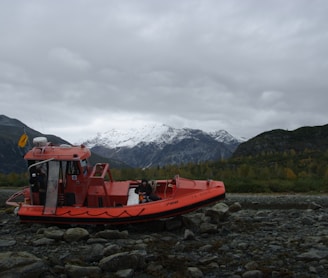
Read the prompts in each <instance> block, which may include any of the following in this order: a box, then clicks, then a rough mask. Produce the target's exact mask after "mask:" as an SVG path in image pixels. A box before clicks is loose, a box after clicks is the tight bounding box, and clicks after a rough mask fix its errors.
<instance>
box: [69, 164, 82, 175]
mask: <svg viewBox="0 0 328 278" xmlns="http://www.w3.org/2000/svg"><path fill="white" fill-rule="evenodd" d="M66 172H67V174H68V175H79V174H80V168H79V163H78V161H67V171H66Z"/></svg>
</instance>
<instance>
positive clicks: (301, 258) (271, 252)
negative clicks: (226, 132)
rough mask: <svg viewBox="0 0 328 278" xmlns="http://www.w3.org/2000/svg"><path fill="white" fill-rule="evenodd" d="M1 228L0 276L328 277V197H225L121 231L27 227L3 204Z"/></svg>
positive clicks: (110, 227)
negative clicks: (193, 210) (188, 212)
mask: <svg viewBox="0 0 328 278" xmlns="http://www.w3.org/2000/svg"><path fill="white" fill-rule="evenodd" d="M2 195H3V194H2ZM1 201H2V200H1ZM1 203H3V202H1ZM0 226H1V231H0V235H1V236H0V277H62V278H66V277H245V278H247V277H328V196H327V195H321V196H319V195H306V196H305V195H261V194H259V195H253V194H246V195H245V194H227V198H226V200H225V201H223V202H220V203H217V204H216V205H213V206H211V207H206V208H202V209H200V210H198V211H196V212H193V213H190V214H188V215H184V216H181V217H177V218H173V219H167V220H163V221H156V222H152V223H145V224H138V225H126V226H118V227H113V226H51V225H41V224H21V223H19V219H17V217H16V216H15V215H14V214H13V212H12V210H11V209H8V208H6V207H2V208H1V212H0Z"/></svg>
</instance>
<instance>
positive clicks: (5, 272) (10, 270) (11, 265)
mask: <svg viewBox="0 0 328 278" xmlns="http://www.w3.org/2000/svg"><path fill="white" fill-rule="evenodd" d="M45 269H46V265H45V263H44V262H43V261H42V260H41V259H40V258H38V257H36V256H34V255H33V254H30V253H28V252H25V251H22V252H2V253H0V277H26V278H30V277H31V278H34V277H39V276H40V275H41V273H42V272H44V271H45Z"/></svg>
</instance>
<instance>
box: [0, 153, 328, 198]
mask: <svg viewBox="0 0 328 278" xmlns="http://www.w3.org/2000/svg"><path fill="white" fill-rule="evenodd" d="M112 175H113V178H114V179H115V180H126V179H132V180H134V179H142V178H147V179H170V178H172V177H174V176H175V175H180V176H182V177H185V178H190V179H213V180H222V181H223V182H224V183H225V185H226V191H227V192H231V193H232V192H316V193H318V192H326V193H327V192H328V151H326V152H324V153H323V152H319V151H311V150H305V151H303V152H301V153H296V152H295V151H294V150H289V151H286V152H284V153H261V154H259V155H256V156H248V157H240V158H230V159H227V160H218V161H207V162H201V163H198V164H193V163H189V164H183V165H168V166H165V167H153V168H147V169H138V168H124V169H112ZM27 184H28V176H27V174H15V173H12V174H9V175H4V174H0V186H14V187H16V186H24V185H27Z"/></svg>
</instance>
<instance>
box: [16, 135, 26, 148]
mask: <svg viewBox="0 0 328 278" xmlns="http://www.w3.org/2000/svg"><path fill="white" fill-rule="evenodd" d="M27 140H28V136H27V134H26V133H24V134H23V135H22V136H21V137H20V138H19V140H18V146H20V147H21V148H24V147H25V146H26V143H27Z"/></svg>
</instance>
